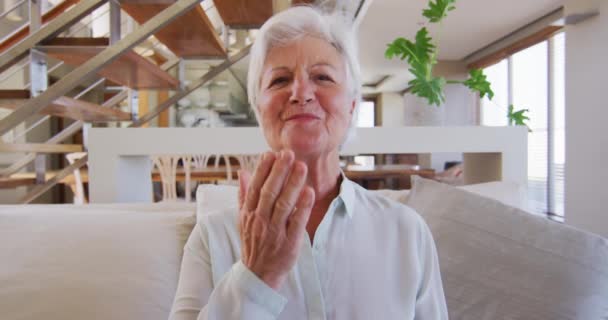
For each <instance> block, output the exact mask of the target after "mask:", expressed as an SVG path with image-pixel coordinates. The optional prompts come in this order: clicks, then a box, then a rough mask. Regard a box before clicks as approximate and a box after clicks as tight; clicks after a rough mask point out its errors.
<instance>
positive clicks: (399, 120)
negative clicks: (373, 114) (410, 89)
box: [378, 92, 405, 127]
mask: <svg viewBox="0 0 608 320" xmlns="http://www.w3.org/2000/svg"><path fill="white" fill-rule="evenodd" d="M378 104H379V106H380V109H381V111H380V114H381V118H380V123H381V124H382V126H383V127H403V125H404V123H405V107H404V106H403V97H402V96H401V95H400V94H398V93H395V92H383V93H381V94H380V96H379V97H378Z"/></svg>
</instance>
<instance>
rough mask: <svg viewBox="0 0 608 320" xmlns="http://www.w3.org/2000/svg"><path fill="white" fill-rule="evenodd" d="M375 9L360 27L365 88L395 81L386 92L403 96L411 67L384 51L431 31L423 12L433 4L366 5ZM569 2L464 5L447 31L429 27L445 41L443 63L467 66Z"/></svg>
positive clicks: (389, 1)
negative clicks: (397, 40) (469, 59)
mask: <svg viewBox="0 0 608 320" xmlns="http://www.w3.org/2000/svg"><path fill="white" fill-rule="evenodd" d="M366 1H372V2H371V4H369V6H368V8H367V11H366V12H365V16H364V17H363V18H362V20H361V24H360V26H359V47H360V49H359V55H360V61H361V69H362V73H363V82H364V83H375V82H377V81H378V80H379V79H382V78H383V77H385V76H387V75H389V76H390V77H389V78H388V79H387V80H386V81H385V82H384V83H383V85H382V89H383V90H402V89H404V88H405V87H406V86H407V85H406V84H407V81H409V79H410V78H411V76H410V75H409V72H408V71H407V65H406V64H405V63H404V62H402V61H399V60H397V59H395V60H391V61H389V60H387V59H385V58H384V50H385V49H386V45H387V43H389V42H392V40H394V39H395V38H397V37H405V38H409V39H413V38H414V35H415V34H416V32H417V31H418V29H419V28H420V27H421V26H423V25H425V23H426V21H427V20H426V18H424V17H423V16H422V10H423V9H424V8H425V7H426V5H427V3H428V0H366ZM564 2H565V0H511V1H504V0H458V1H456V10H454V11H451V12H450V13H449V14H448V16H447V18H446V19H444V21H443V28H442V29H441V32H440V33H439V34H438V32H439V28H438V27H439V26H437V25H436V24H432V25H431V26H429V27H428V29H429V31H430V33H431V35H432V36H433V38H434V39H440V46H439V60H462V59H463V58H465V57H466V56H467V55H469V54H471V53H473V52H475V51H477V50H479V49H481V48H483V47H485V46H487V45H489V44H490V43H492V42H494V41H496V40H498V39H500V38H502V37H504V36H506V35H508V34H509V33H511V32H513V31H515V30H517V29H519V28H521V27H523V26H525V25H527V24H529V23H531V22H533V21H534V20H536V19H538V18H540V17H542V16H544V15H546V14H547V13H550V12H551V11H554V10H555V9H558V8H559V7H561V6H562V5H563V4H564Z"/></svg>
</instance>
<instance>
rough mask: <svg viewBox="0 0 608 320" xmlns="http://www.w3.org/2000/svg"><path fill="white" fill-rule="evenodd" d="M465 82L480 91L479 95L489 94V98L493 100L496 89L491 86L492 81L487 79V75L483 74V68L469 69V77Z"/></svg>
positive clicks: (474, 89)
mask: <svg viewBox="0 0 608 320" xmlns="http://www.w3.org/2000/svg"><path fill="white" fill-rule="evenodd" d="M463 84H464V85H465V86H467V87H469V88H470V89H471V90H473V91H477V92H479V96H480V97H481V98H483V97H484V96H485V95H488V98H489V99H490V100H492V98H493V97H494V91H492V88H491V87H490V82H489V81H488V80H487V78H486V75H484V74H483V70H481V69H473V70H471V71H469V79H467V80H466V81H465V82H463Z"/></svg>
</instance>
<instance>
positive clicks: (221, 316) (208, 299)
mask: <svg viewBox="0 0 608 320" xmlns="http://www.w3.org/2000/svg"><path fill="white" fill-rule="evenodd" d="M237 220H238V210H237V209H236V208H235V207H233V208H231V209H227V210H224V212H215V213H209V214H206V215H204V216H203V217H202V219H201V221H199V222H198V223H197V225H196V226H195V228H194V229H193V231H192V234H191V235H190V238H189V239H188V242H187V243H186V246H185V248H184V258H183V261H182V267H181V273H180V279H179V284H178V288H177V293H176V295H175V301H174V303H173V308H172V310H171V316H170V319H171V320H194V319H199V320H203V319H209V320H211V319H213V320H228V319H242V320H246V319H256V320H257V319H260V320H262V319H269V320H270V319H285V320H287V319H289V320H296V319H309V320H312V319H315V320H316V319H319V320H320V319H332V320H333V319H335V320H339V319H344V320H347V319H348V320H355V319H365V320H369V319H382V320H390V319H399V320H403V319H433V320H435V319H447V318H448V313H447V307H446V303H445V297H444V294H443V287H442V284H441V276H440V274H439V264H438V261H437V252H436V249H435V243H434V241H433V238H432V236H431V233H430V231H429V229H428V227H427V225H426V223H425V222H424V221H423V220H422V218H421V217H420V216H419V215H418V214H417V213H416V212H415V211H414V210H412V209H411V208H409V207H407V206H405V205H403V204H401V203H398V202H395V201H392V200H389V199H387V198H385V197H382V196H381V195H379V194H377V193H374V192H370V191H368V190H365V189H363V188H361V187H360V186H359V185H357V184H355V183H354V182H352V181H350V180H348V179H343V181H342V184H341V185H340V193H339V195H338V197H336V198H335V199H334V200H333V202H332V203H331V205H330V207H329V209H328V211H327V213H326V215H325V217H324V218H323V220H322V221H321V224H320V225H319V227H318V228H317V231H316V233H315V237H314V241H313V243H314V245H312V246H311V243H310V241H303V245H302V247H301V249H300V250H301V251H300V256H299V258H298V261H297V263H296V265H295V266H294V268H293V269H292V270H291V272H290V273H289V276H288V278H287V280H286V281H285V282H284V283H283V286H282V288H281V289H280V290H279V291H278V292H277V291H275V290H273V289H272V288H270V287H269V286H267V285H266V284H265V283H264V282H263V281H261V280H260V279H259V278H258V277H257V276H256V275H255V274H254V273H252V272H251V271H250V270H249V269H247V267H245V265H243V263H242V262H241V260H240V238H239V233H238V229H237ZM306 239H309V237H308V236H307V237H306Z"/></svg>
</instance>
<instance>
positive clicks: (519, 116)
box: [507, 104, 530, 131]
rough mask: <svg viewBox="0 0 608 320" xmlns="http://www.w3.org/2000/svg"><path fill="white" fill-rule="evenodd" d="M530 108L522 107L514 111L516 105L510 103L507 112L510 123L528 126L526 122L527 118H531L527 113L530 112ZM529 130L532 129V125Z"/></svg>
mask: <svg viewBox="0 0 608 320" xmlns="http://www.w3.org/2000/svg"><path fill="white" fill-rule="evenodd" d="M529 111H530V110H528V109H521V110H518V111H514V107H513V105H512V104H511V105H509V109H508V112H507V118H508V119H509V124H514V125H516V126H526V127H528V124H527V123H526V121H527V120H530V118H528V117H527V116H526V115H525V113H526V112H529ZM528 131H530V127H528Z"/></svg>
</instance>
